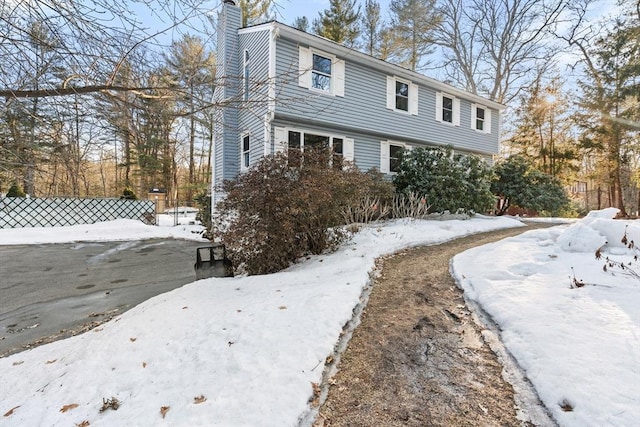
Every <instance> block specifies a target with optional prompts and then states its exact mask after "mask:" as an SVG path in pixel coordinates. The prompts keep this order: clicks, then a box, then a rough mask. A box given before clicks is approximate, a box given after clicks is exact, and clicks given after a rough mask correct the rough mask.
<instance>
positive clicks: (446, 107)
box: [442, 96, 453, 123]
mask: <svg viewBox="0 0 640 427" xmlns="http://www.w3.org/2000/svg"><path fill="white" fill-rule="evenodd" d="M442 121H443V122H449V123H453V98H449V97H448V96H443V97H442Z"/></svg>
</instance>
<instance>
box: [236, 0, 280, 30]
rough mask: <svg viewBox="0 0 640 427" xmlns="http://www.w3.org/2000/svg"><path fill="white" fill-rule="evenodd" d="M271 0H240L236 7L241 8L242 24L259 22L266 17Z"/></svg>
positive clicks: (244, 25)
mask: <svg viewBox="0 0 640 427" xmlns="http://www.w3.org/2000/svg"><path fill="white" fill-rule="evenodd" d="M273 3H274V1H273V0H240V2H239V4H238V7H240V10H242V26H243V27H246V26H247V25H254V24H260V23H261V22H264V21H265V20H267V19H268V16H269V9H270V8H271V6H272V5H273Z"/></svg>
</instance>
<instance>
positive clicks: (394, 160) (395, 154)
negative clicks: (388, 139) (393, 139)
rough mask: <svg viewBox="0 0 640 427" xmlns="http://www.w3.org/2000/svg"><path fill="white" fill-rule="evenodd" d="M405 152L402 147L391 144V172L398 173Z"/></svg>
mask: <svg viewBox="0 0 640 427" xmlns="http://www.w3.org/2000/svg"><path fill="white" fill-rule="evenodd" d="M403 151H404V147H403V146H402V145H396V144H389V172H391V173H393V172H398V167H399V166H400V161H401V160H402V152H403Z"/></svg>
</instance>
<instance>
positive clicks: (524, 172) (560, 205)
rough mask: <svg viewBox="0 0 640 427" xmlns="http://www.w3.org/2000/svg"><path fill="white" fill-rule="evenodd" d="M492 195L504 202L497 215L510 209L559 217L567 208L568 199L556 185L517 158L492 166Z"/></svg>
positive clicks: (559, 185) (556, 181) (562, 189)
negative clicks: (516, 208) (493, 175)
mask: <svg viewBox="0 0 640 427" xmlns="http://www.w3.org/2000/svg"><path fill="white" fill-rule="evenodd" d="M495 174H496V178H495V180H494V182H493V183H492V185H491V190H492V191H493V193H494V194H496V195H499V196H501V197H503V198H504V201H505V202H504V204H503V207H502V209H501V210H500V212H498V214H500V215H501V214H504V213H506V211H507V210H508V209H509V207H511V206H516V207H520V208H524V209H531V210H534V211H537V212H540V213H542V214H543V215H552V216H556V215H559V214H560V213H561V212H563V211H564V210H566V209H567V208H568V207H569V198H568V197H567V193H566V192H565V190H564V188H563V187H562V184H561V183H560V181H559V180H558V179H557V178H555V177H553V176H551V175H547V174H545V173H543V172H540V171H539V170H537V169H535V168H534V167H533V165H532V164H531V163H530V162H529V161H527V160H526V159H525V158H523V157H521V156H511V157H509V158H508V159H505V160H504V161H502V162H500V163H498V164H497V165H496V166H495Z"/></svg>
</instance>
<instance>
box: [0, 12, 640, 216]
mask: <svg viewBox="0 0 640 427" xmlns="http://www.w3.org/2000/svg"><path fill="white" fill-rule="evenodd" d="M237 3H238V5H239V6H240V7H241V8H242V9H243V12H244V18H245V23H246V24H248V25H251V24H256V23H260V22H264V21H266V20H269V19H278V20H282V12H283V9H284V8H286V7H287V6H288V3H287V2H282V1H275V0H240V1H238V2H237ZM607 5H609V6H611V2H604V1H602V0H597V1H596V0H550V1H539V0H390V1H389V2H384V3H382V2H379V1H376V0H360V1H358V0H331V1H330V5H329V7H328V8H327V9H326V10H324V11H322V12H320V13H319V14H318V16H315V17H313V16H300V17H298V18H296V19H295V21H294V22H291V23H290V24H291V25H293V26H295V27H297V28H299V29H301V30H304V31H310V32H313V33H316V34H319V35H322V36H324V37H327V38H330V39H332V40H335V41H336V42H338V43H343V44H345V45H347V46H350V47H353V48H356V49H359V50H362V51H363V52H366V53H368V54H370V55H373V56H376V57H378V58H381V59H384V60H387V61H391V62H394V63H397V64H399V65H402V66H404V67H407V68H409V69H412V70H416V71H419V72H422V73H425V74H427V75H429V76H432V77H434V78H437V79H439V80H442V81H446V82H447V83H450V84H452V85H454V86H457V87H460V88H463V89H466V90H468V91H470V92H472V93H475V94H479V95H482V96H486V97H488V98H490V99H492V100H495V101H498V102H501V103H504V104H505V105H507V110H506V111H505V112H504V123H503V129H502V131H503V135H502V140H503V144H504V155H505V156H508V155H512V154H520V155H522V156H524V157H526V158H528V159H529V160H531V161H533V162H534V164H535V165H536V166H537V167H538V168H539V169H540V171H541V172H544V173H547V174H550V175H552V176H555V177H558V178H560V179H561V180H562V182H564V184H565V185H567V187H568V188H571V189H573V190H574V193H575V194H574V196H575V197H576V198H577V200H579V201H580V202H582V203H585V202H588V206H586V205H585V207H586V208H597V207H605V206H609V205H611V206H616V207H618V208H621V209H622V210H623V212H625V213H626V212H627V211H628V212H637V211H638V210H640V196H639V190H638V181H639V180H640V152H639V150H640V147H639V145H640V2H637V1H635V0H620V1H619V2H618V3H616V4H615V7H608V8H605V6H607ZM218 6H219V5H218ZM210 7H211V4H210V2H205V1H204V0H175V1H174V0H153V1H152V0H138V1H125V2H120V1H116V0H94V1H92V2H85V1H81V0H72V1H61V0H26V1H17V0H0V40H1V42H0V98H2V99H3V100H4V102H3V105H2V108H1V110H0V193H3V192H6V191H7V189H8V187H9V186H10V185H11V184H12V183H14V182H18V183H19V184H20V185H21V186H22V187H23V188H24V189H25V191H26V192H27V193H28V194H30V195H32V196H98V197H117V196H119V195H121V194H122V192H123V190H124V189H126V188H131V189H133V190H134V192H135V193H137V194H139V195H141V194H144V193H146V191H148V189H150V188H152V187H156V188H163V189H166V190H167V193H168V197H169V199H170V200H184V201H186V202H187V203H191V202H192V201H193V198H194V197H195V195H197V194H201V193H203V192H206V191H207V189H208V187H209V185H210V180H211V162H210V159H211V155H210V154H211V149H212V142H213V131H212V130H213V125H214V121H213V120H214V119H213V117H214V114H213V108H214V107H215V106H214V105H213V104H212V94H213V91H214V89H215V86H216V81H215V55H214V52H215V34H214V21H215V18H216V13H215V12H216V10H217V9H214V10H211V9H210ZM603 8H605V9H604V10H607V11H610V13H605V14H603V13H601V11H602V10H603Z"/></svg>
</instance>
